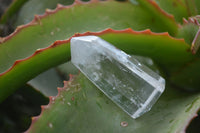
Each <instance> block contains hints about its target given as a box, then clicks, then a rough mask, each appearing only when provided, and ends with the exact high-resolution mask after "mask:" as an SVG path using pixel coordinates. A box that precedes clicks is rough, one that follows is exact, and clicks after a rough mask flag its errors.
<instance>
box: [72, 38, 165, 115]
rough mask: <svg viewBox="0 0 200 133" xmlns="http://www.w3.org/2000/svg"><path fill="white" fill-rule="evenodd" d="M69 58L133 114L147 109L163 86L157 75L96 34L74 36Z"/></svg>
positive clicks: (101, 88) (121, 106)
mask: <svg viewBox="0 0 200 133" xmlns="http://www.w3.org/2000/svg"><path fill="white" fill-rule="evenodd" d="M71 61H72V63H73V64H74V65H75V66H76V67H77V68H78V69H79V70H80V71H81V72H82V73H83V74H84V75H85V76H86V77H87V78H88V79H89V80H90V81H92V82H93V83H94V84H95V85H96V86H97V87H98V88H99V89H100V90H101V91H102V92H103V93H104V94H105V95H106V96H108V97H109V98H110V99H111V100H112V101H113V102H114V103H116V104H117V105H118V106H119V107H120V108H122V109H123V110H124V111H125V112H126V113H128V114H129V115H130V116H131V117H132V118H137V117H139V116H141V115H142V114H144V113H145V112H147V111H149V110H150V109H151V107H152V105H153V104H154V103H155V102H156V101H157V99H158V98H159V97H160V95H161V94H162V92H163V91H164V89H165V80H164V79H163V78H162V77H161V76H160V75H158V74H157V73H155V72H154V71H152V70H151V69H149V68H148V67H146V66H145V65H143V64H142V63H140V62H138V61H137V60H136V59H135V58H131V56H130V55H128V54H126V53H124V52H123V51H121V50H119V49H117V48H116V47H114V46H113V45H111V44H110V43H108V42H106V41H104V40H103V39H101V38H99V37H96V36H82V37H73V38H72V39H71Z"/></svg>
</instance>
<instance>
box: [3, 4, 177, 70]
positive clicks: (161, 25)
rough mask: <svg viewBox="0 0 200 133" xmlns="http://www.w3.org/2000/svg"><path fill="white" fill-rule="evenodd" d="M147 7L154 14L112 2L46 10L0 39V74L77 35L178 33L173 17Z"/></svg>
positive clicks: (152, 6) (143, 8) (149, 5)
mask: <svg viewBox="0 0 200 133" xmlns="http://www.w3.org/2000/svg"><path fill="white" fill-rule="evenodd" d="M147 5H148V7H150V8H151V10H153V13H151V11H149V9H146V8H145V7H143V6H138V5H133V4H131V3H130V2H128V1H127V2H117V1H113V0H109V1H103V2H97V1H91V2H88V3H85V4H83V3H80V2H77V1H76V3H74V5H73V6H66V7H62V6H58V7H57V9H55V10H54V11H50V10H47V11H46V13H45V14H44V15H42V16H35V19H34V20H33V21H32V22H31V23H29V24H27V25H25V26H20V27H18V28H17V29H16V31H15V32H14V33H13V34H12V35H10V36H8V37H6V38H1V39H0V40H1V42H2V44H1V45H0V62H4V64H0V72H5V71H6V70H8V69H9V68H10V67H11V65H13V63H14V62H15V61H16V60H19V59H23V58H26V57H28V56H30V55H32V54H33V53H34V52H35V51H36V50H37V49H40V48H45V47H48V46H49V45H50V44H52V43H53V42H54V41H55V40H63V39H66V38H69V37H70V36H72V35H73V34H75V33H77V32H79V33H82V32H85V31H100V30H104V29H106V28H108V27H110V28H114V29H125V28H133V29H135V30H144V29H147V28H150V29H151V30H152V31H155V32H163V31H169V32H170V34H175V33H176V32H177V24H176V23H175V21H174V20H173V19H172V18H171V17H169V16H167V15H166V14H164V13H159V14H158V15H157V14H156V15H155V12H157V11H159V9H158V7H156V6H155V5H152V4H151V3H148V4H147ZM154 8H156V9H154ZM138 15H139V16H142V17H138ZM97 16H98V17H97ZM119 16H120V19H119ZM164 20H166V21H164ZM80 22H81V23H80ZM97 25H98V26H97Z"/></svg>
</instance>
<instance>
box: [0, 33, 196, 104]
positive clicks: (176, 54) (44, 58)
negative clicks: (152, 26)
mask: <svg viewBox="0 0 200 133" xmlns="http://www.w3.org/2000/svg"><path fill="white" fill-rule="evenodd" d="M83 35H97V36H100V37H102V38H103V39H105V40H106V41H108V42H110V43H111V44H113V45H115V46H116V47H118V48H120V49H122V50H124V51H126V52H127V53H129V54H135V55H143V56H147V57H151V58H152V59H153V60H155V61H156V63H158V64H159V65H160V67H162V69H163V70H165V72H166V74H170V73H171V72H174V71H176V70H177V69H179V67H180V66H182V65H184V64H185V63H187V62H188V61H191V60H192V59H193V58H194V56H193V55H192V54H191V53H190V52H188V49H190V46H189V45H188V44H186V43H185V42H184V41H183V40H179V39H174V38H172V37H170V36H169V35H168V34H167V33H159V34H156V33H152V32H151V31H150V30H146V31H142V32H135V31H133V30H131V29H127V30H122V31H114V30H111V29H108V30H105V31H103V32H99V33H92V32H87V33H85V34H76V36H83ZM69 41H70V39H68V40H64V41H56V42H55V43H54V44H53V45H51V46H49V47H48V48H45V49H40V50H38V51H36V53H34V54H33V55H32V56H30V57H28V58H27V59H23V60H19V61H17V62H16V63H15V64H14V66H13V67H12V68H10V69H9V70H8V71H7V72H5V73H3V74H1V75H0V83H1V84H0V101H2V100H3V99H4V98H6V97H7V96H8V95H9V94H11V93H12V92H13V91H14V90H15V89H17V88H18V87H20V86H21V85H23V84H24V83H26V82H27V81H29V80H30V79H32V78H33V77H35V76H36V75H38V74H39V73H41V72H43V71H44V70H47V69H48V68H51V67H53V66H56V65H58V64H61V63H64V62H66V61H69V59H70V45H69ZM2 46H4V45H2ZM38 66H39V67H38ZM22 75H23V76H22ZM19 77H20V78H19ZM11 82H12V84H10V83H11Z"/></svg>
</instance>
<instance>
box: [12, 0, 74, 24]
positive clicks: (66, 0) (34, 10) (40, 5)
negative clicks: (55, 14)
mask: <svg viewBox="0 0 200 133" xmlns="http://www.w3.org/2000/svg"><path fill="white" fill-rule="evenodd" d="M58 3H59V4H62V5H70V4H72V3H73V0H42V1H41V0H29V1H28V2H27V3H26V4H24V6H23V7H22V8H21V10H20V12H19V14H18V16H17V19H16V21H15V22H14V25H15V27H17V26H18V25H22V24H27V23H29V22H31V20H32V19H33V18H34V15H35V14H43V13H44V12H45V10H46V9H55V8H56V6H57V4H58ZM35 5H37V6H35Z"/></svg>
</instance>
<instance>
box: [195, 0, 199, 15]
mask: <svg viewBox="0 0 200 133" xmlns="http://www.w3.org/2000/svg"><path fill="white" fill-rule="evenodd" d="M194 2H195V5H196V8H197V10H198V14H200V1H199V0H194Z"/></svg>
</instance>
